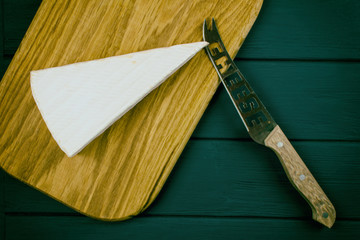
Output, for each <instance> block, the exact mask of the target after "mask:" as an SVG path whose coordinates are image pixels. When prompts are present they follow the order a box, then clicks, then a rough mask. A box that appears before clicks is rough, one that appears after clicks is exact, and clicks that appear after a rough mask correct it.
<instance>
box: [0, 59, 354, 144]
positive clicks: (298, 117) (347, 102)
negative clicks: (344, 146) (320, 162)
mask: <svg viewBox="0 0 360 240" xmlns="http://www.w3.org/2000/svg"><path fill="white" fill-rule="evenodd" d="M9 62H10V59H6V60H3V61H1V62H0V70H1V73H2V74H1V75H3V74H4V73H5V70H6V68H7V66H8V65H9ZM236 64H237V65H238V66H239V68H240V69H241V71H242V72H243V74H244V75H245V76H246V77H247V79H248V81H249V82H250V83H251V84H252V85H254V89H255V90H256V92H257V93H258V95H259V96H260V97H261V98H262V99H263V102H264V103H265V105H266V106H267V108H268V109H269V110H270V113H271V114H272V115H273V117H274V118H275V120H276V122H277V123H278V124H279V125H280V126H281V127H282V129H283V130H284V132H285V133H286V135H287V136H288V137H289V138H290V139H312V140H329V139H331V140H359V139H360V138H359V137H360V125H359V124H357V123H358V122H360V108H358V107H355V106H358V105H360V88H359V81H358V76H359V75H360V63H355V62H354V63H344V62H297V61H290V62H284V61H275V62H268V61H236ZM304 93H306V94H305V95H304ZM319 109H321V111H319ZM334 113H336V114H334ZM215 126H216V127H215ZM192 137H194V138H231V139H249V135H248V133H247V132H246V130H245V127H244V126H243V124H242V122H241V121H240V119H239V117H238V114H237V113H236V111H235V108H234V107H233V105H232V103H231V101H230V99H229V97H228V95H227V93H226V91H225V90H224V89H223V87H222V86H220V87H219V89H218V90H217V92H216V94H215V95H214V97H213V99H212V100H211V102H210V104H209V106H208V108H207V110H206V111H205V114H204V116H203V117H202V119H201V120H200V123H199V124H198V126H197V128H196V129H195V132H194V133H193V135H192Z"/></svg>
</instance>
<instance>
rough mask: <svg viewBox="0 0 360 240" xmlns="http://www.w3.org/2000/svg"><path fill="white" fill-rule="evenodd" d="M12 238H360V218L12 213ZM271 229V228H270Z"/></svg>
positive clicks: (87, 239)
mask: <svg viewBox="0 0 360 240" xmlns="http://www.w3.org/2000/svg"><path fill="white" fill-rule="evenodd" d="M6 230H7V232H8V234H7V238H6V239H7V240H12V239H14V240H15V239H16V240H21V239H29V237H31V238H33V239H39V240H41V239H53V240H56V239H69V240H70V239H76V240H81V239H86V240H90V239H104V240H105V239H133V240H136V239H199V240H200V239H204V240H211V239H229V240H231V239H258V240H262V239H264V240H269V239H276V240H285V239H292V240H303V239H328V240H331V239H334V240H338V239H346V240H358V239H359V236H360V222H358V221H338V222H337V223H336V224H335V226H334V228H333V229H324V228H322V227H321V226H319V225H317V224H315V223H313V222H309V221H308V220H302V219H294V220H293V219H256V218H255V219H254V218H203V217H196V218H194V217H190V218H189V217H186V218H184V217H162V216H159V217H139V218H135V219H133V220H131V221H126V222H120V223H103V222H99V221H96V220H92V219H88V218H83V217H41V216H39V217H32V216H9V217H8V218H7V225H6ZM270 233H271V234H270Z"/></svg>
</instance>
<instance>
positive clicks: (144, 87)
mask: <svg viewBox="0 0 360 240" xmlns="http://www.w3.org/2000/svg"><path fill="white" fill-rule="evenodd" d="M207 44H208V43H207V42H196V43H189V44H181V45H175V46H172V47H167V48H157V49H152V50H147V51H142V52H136V53H131V54H126V55H121V56H114V57H109V58H103V59H99V60H93V61H87V62H80V63H74V64H70V65H65V66H61V67H54V68H48V69H43V70H37V71H32V72H31V73H30V81H31V89H32V93H33V97H34V99H35V101H36V104H37V106H38V108H39V110H40V113H41V115H42V117H43V119H44V121H45V123H46V125H47V127H48V129H49V130H50V132H51V135H52V136H53V138H54V139H55V141H56V142H57V143H58V145H59V147H60V148H61V149H62V150H63V151H64V152H65V153H66V155H67V156H69V157H72V156H74V155H75V154H77V153H78V152H80V151H81V150H82V149H83V148H84V147H85V146H87V145H88V144H89V143H90V142H91V141H92V140H93V139H95V138H96V137H97V136H99V135H100V134H101V133H102V132H104V131H105V130H106V129H107V128H108V127H110V126H111V125H112V124H113V123H114V122H115V121H116V120H118V119H119V118H120V117H122V116H123V115H124V114H125V113H126V112H127V111H129V110H130V109H131V108H132V107H134V106H135V105H136V104H137V103H138V102H140V101H141V100H142V99H143V98H144V97H145V96H146V95H148V94H149V93H150V92H151V91H152V90H154V89H155V88H156V87H158V86H159V85H160V84H161V83H163V82H164V81H165V80H166V79H167V78H168V77H169V76H170V75H172V74H173V73H174V72H175V71H176V70H178V69H179V68H180V67H181V66H183V65H184V64H185V63H186V62H187V61H189V60H190V59H191V58H192V57H193V56H194V55H195V54H196V53H197V52H198V51H200V50H201V49H202V48H203V47H205V46H206V45H207Z"/></svg>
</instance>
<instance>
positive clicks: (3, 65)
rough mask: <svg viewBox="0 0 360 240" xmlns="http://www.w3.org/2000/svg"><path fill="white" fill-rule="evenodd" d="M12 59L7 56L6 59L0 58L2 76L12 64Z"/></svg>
mask: <svg viewBox="0 0 360 240" xmlns="http://www.w3.org/2000/svg"><path fill="white" fill-rule="evenodd" d="M10 61H11V59H9V58H5V59H4V58H1V59H0V76H1V78H2V76H3V75H4V74H5V71H6V69H7V67H8V66H9V64H10Z"/></svg>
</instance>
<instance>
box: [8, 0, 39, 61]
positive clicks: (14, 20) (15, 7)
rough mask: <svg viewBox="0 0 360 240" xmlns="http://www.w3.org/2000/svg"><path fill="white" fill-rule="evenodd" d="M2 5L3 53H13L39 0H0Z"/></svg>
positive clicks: (33, 14) (37, 6) (32, 16)
mask: <svg viewBox="0 0 360 240" xmlns="http://www.w3.org/2000/svg"><path fill="white" fill-rule="evenodd" d="M2 1H3V5H4V14H3V16H4V37H5V38H4V53H5V55H14V54H15V52H16V50H17V48H18V46H19V44H20V42H21V40H22V38H23V37H24V35H25V32H26V30H27V29H28V27H29V25H30V23H31V21H32V19H33V18H34V16H35V13H36V11H37V9H38V8H39V6H40V3H41V0H19V1H12V0H2Z"/></svg>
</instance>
